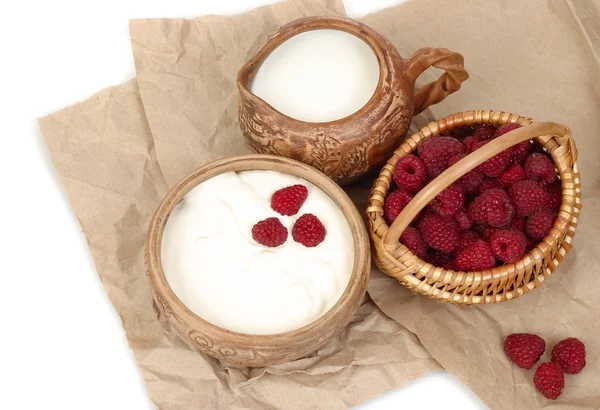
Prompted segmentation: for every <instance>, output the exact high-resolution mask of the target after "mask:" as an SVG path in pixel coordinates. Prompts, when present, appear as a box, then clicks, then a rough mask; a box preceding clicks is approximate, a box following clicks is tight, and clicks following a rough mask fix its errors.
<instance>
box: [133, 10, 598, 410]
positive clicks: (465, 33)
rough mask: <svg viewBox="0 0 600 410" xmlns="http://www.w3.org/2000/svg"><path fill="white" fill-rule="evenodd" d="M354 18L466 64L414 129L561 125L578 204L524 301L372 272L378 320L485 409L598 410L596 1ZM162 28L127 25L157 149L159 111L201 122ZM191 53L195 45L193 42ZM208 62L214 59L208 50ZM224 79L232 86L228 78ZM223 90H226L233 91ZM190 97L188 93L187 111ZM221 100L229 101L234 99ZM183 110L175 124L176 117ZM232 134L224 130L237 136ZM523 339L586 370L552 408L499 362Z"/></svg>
mask: <svg viewBox="0 0 600 410" xmlns="http://www.w3.org/2000/svg"><path fill="white" fill-rule="evenodd" d="M363 20H364V21H365V22H366V23H367V24H369V25H370V26H372V27H373V28H375V29H377V30H379V31H380V32H381V33H382V34H384V35H386V36H387V37H388V38H389V39H390V40H391V41H392V42H393V43H394V44H395V45H396V46H397V47H398V49H399V50H400V52H401V54H402V55H403V56H404V57H405V58H407V57H409V56H410V55H411V54H412V53H413V52H414V51H416V50H417V49H418V48H420V47H423V46H430V47H436V46H442V47H447V48H450V49H452V50H454V51H458V52H461V53H463V54H464V56H465V61H466V66H467V69H468V70H469V72H470V74H471V78H470V79H469V80H468V81H467V82H466V83H465V84H464V85H463V88H462V89H461V90H460V92H459V93H457V94H455V95H453V96H451V97H449V98H448V99H447V100H446V101H444V102H442V103H440V104H438V105H436V106H435V107H432V108H431V109H429V110H426V111H425V112H424V113H423V114H421V115H419V116H418V117H416V118H415V119H414V123H413V130H414V129H416V128H418V127H420V126H422V125H424V124H426V123H427V122H429V121H431V120H433V119H435V118H439V117H441V116H445V115H448V114H451V113H454V112H456V111H464V110H469V109H484V108H491V109H499V110H505V111H510V112H514V113H518V114H522V115H527V116H531V117H533V118H534V119H537V120H549V121H555V122H560V123H564V124H567V125H569V126H570V127H571V128H572V130H573V134H574V136H575V138H576V140H577V143H578V146H579V149H580V158H579V165H580V169H581V174H582V181H583V205H584V209H583V214H582V219H581V224H580V226H579V228H578V233H577V236H576V240H575V250H574V251H572V253H571V254H570V255H569V256H568V257H567V258H566V260H565V262H564V263H563V265H562V266H561V267H560V269H559V270H558V272H557V273H556V274H555V275H553V276H552V277H551V278H550V280H549V281H548V282H547V283H546V284H544V286H543V287H542V288H541V289H539V290H536V291H535V292H533V293H532V294H531V295H527V296H526V297H524V298H521V299H519V300H517V301H512V302H509V303H504V304H502V305H497V306H486V307H473V308H458V307H455V306H451V305H440V304H437V303H436V302H434V301H431V300H428V299H426V298H424V297H421V296H416V295H413V294H411V293H410V292H408V291H407V290H406V289H404V288H403V287H402V286H400V285H398V284H397V283H396V282H395V281H394V280H392V279H389V278H387V277H385V276H384V275H382V274H377V273H376V274H374V278H373V280H372V281H371V285H370V288H369V292H370V294H371V295H372V297H373V299H374V300H375V302H376V303H377V304H378V305H379V306H380V307H381V308H382V309H383V310H384V312H386V313H387V314H388V315H390V316H391V317H393V318H394V319H395V320H397V321H398V322H399V323H401V324H403V325H405V326H407V327H408V328H409V329H410V330H412V331H413V332H415V333H416V334H417V335H418V336H419V338H420V339H421V341H422V342H423V343H424V344H425V346H426V347H427V348H428V350H429V351H430V352H431V353H432V354H433V355H434V357H436V358H437V359H438V360H439V361H440V362H441V363H442V364H443V365H444V367H446V368H447V369H448V370H450V371H452V372H453V373H454V374H455V375H456V376H457V377H458V378H459V379H460V380H462V381H463V382H464V383H465V384H466V385H468V386H469V387H470V388H471V389H472V390H473V391H474V392H475V393H477V394H478V395H479V396H480V397H481V398H482V399H483V400H484V402H485V403H486V404H487V405H488V406H490V407H491V408H493V409H507V408H510V409H532V408H578V409H580V408H581V409H584V408H590V409H598V408H600V396H599V394H600V393H599V392H600V388H599V387H597V384H598V382H599V381H600V367H599V364H598V360H597V359H598V353H597V352H598V351H599V350H600V330H598V326H597V323H598V320H599V319H600V317H599V313H598V312H599V310H600V309H599V308H598V306H599V302H600V300H599V298H600V296H598V294H599V292H598V287H599V285H597V281H595V280H594V275H595V269H594V268H595V267H596V266H598V264H599V262H600V257H599V256H598V255H599V254H600V252H599V251H600V249H599V245H598V239H600V234H599V232H600V229H599V224H598V221H597V217H598V216H600V203H599V202H598V201H599V200H598V197H599V195H600V182H599V171H600V169H599V166H598V160H597V158H598V154H599V153H600V144H598V139H597V135H599V131H600V126H599V124H598V114H599V108H598V105H599V101H600V98H599V97H600V95H599V94H600V93H599V87H600V86H599V85H598V84H599V80H600V70H599V69H598V68H599V63H600V58H599V52H600V40H599V38H598V37H599V35H600V26H599V24H600V23H599V22H600V3H599V2H598V1H592V0H579V1H576V0H547V1H546V0H530V1H527V2H523V1H519V0H503V1H493V2H489V1H482V0H467V1H458V0H452V1H442V0H412V1H408V2H406V3H405V4H401V5H400V6H397V7H394V8H390V9H387V10H383V11H380V12H377V13H374V14H372V15H369V16H367V17H365V18H364V19H363ZM170 24H171V23H169V22H167V21H165V20H161V22H160V24H158V23H157V22H154V23H152V22H138V23H136V24H132V38H133V41H134V55H135V59H136V66H137V69H138V76H139V78H140V84H141V90H142V98H143V101H144V104H145V106H146V112H147V115H148V118H149V120H150V125H151V127H152V130H153V134H154V136H155V138H156V139H157V141H160V140H161V139H163V138H165V139H166V140H168V139H169V138H172V134H173V132H172V131H171V130H169V129H166V127H164V128H160V127H161V126H160V125H159V126H157V127H154V126H153V124H154V120H155V121H156V122H157V123H160V122H162V121H161V117H160V116H161V115H164V113H165V112H169V113H170V120H171V121H173V122H174V123H176V124H177V127H181V124H184V125H187V123H186V121H189V122H192V121H196V123H197V124H198V123H199V121H200V120H205V119H207V117H206V116H205V115H204V114H203V113H198V112H197V111H194V110H193V109H192V110H189V109H188V110H186V108H188V107H189V105H187V104H186V103H184V105H182V104H181V103H177V104H173V102H172V101H168V99H167V98H168V93H169V92H170V91H169V89H170V88H169V87H172V86H173V84H172V83H169V82H170V81H173V82H174V84H177V85H178V87H180V88H181V89H186V90H188V91H189V88H185V87H186V86H185V82H182V81H180V80H178V79H177V74H180V70H183V72H184V73H185V74H184V77H189V76H190V75H191V74H193V70H192V71H189V70H186V69H185V67H182V66H181V64H179V63H178V62H177V63H176V62H175V61H174V60H173V58H171V59H170V60H169V58H168V57H167V58H163V57H161V55H160V52H165V51H166V50H167V49H169V48H170V47H174V46H176V45H177V44H179V43H180V42H181V41H182V40H186V39H187V38H188V37H187V36H184V35H181V36H180V35H178V34H176V35H175V37H174V38H170V39H169V40H168V41H165V40H164V39H162V37H163V35H162V34H161V33H160V32H159V30H158V29H159V28H160V29H162V27H163V26H162V25H170ZM161 39H162V40H161ZM186 41H187V40H186ZM201 44H205V43H201ZM247 44H251V47H250V48H249V52H248V53H246V54H245V56H249V55H250V54H251V52H252V51H253V48H254V47H255V46H256V45H257V44H256V43H252V42H249V43H247ZM192 45H198V43H197V42H196V43H194V42H192ZM157 51H158V52H157ZM213 51H214V50H213ZM188 54H191V55H194V56H195V57H191V58H192V59H194V58H196V61H201V58H202V55H201V54H199V53H197V52H195V51H194V50H191V49H190V51H189V53H188ZM240 54H241V55H244V53H240ZM178 55H179V54H178ZM209 55H210V56H211V57H215V56H221V54H219V52H218V51H216V52H214V53H212V54H209ZM188 57H190V56H188ZM228 61H229V62H233V61H234V60H233V59H232V60H228ZM230 69H231V72H230V75H231V77H230V81H231V82H232V81H233V80H234V78H235V70H236V68H235V67H231V68H230ZM437 75H439V73H438V72H436V70H430V71H428V72H426V73H425V74H424V75H423V76H422V78H420V83H421V84H423V83H425V82H428V81H431V80H433V79H434V78H435V77H437ZM163 83H168V84H169V86H164V85H162V84H163ZM195 85H196V87H197V86H198V84H195ZM204 87H209V86H208V85H205V86H204ZM200 89H202V88H200ZM206 89H210V88H206ZM228 90H229V91H231V90H233V85H232V86H230V88H228ZM194 93H195V91H194ZM201 95H202V94H201V93H196V96H195V97H196V101H198V100H197V99H198V98H199V97H201ZM229 97H230V98H234V94H229ZM234 104H235V102H230V105H229V106H228V107H229V108H232V109H234V108H235V107H234ZM182 107H183V108H184V111H185V114H184V115H181V114H178V111H177V110H178V109H180V108H182ZM213 124H214V122H211V123H210V124H209V126H208V127H206V126H205V125H206V124H204V125H201V126H189V127H187V128H184V129H183V130H184V131H185V133H184V134H185V136H183V137H180V138H181V139H182V140H183V142H184V143H188V141H189V140H193V138H194V136H197V135H202V134H203V133H204V134H206V133H209V135H215V134H212V129H211V128H210V126H212V125H213ZM235 125H236V124H233V125H232V128H231V129H230V130H231V131H232V132H234V133H237V132H238V131H237V129H235V128H236V127H235ZM178 130H181V128H178ZM196 138H197V137H196ZM195 144H200V143H199V142H197V141H196V142H195ZM199 146H200V145H196V147H199ZM167 149H170V150H174V149H175V148H168V147H167ZM185 155H186V153H182V157H183V158H184V160H183V161H182V164H169V163H164V162H163V161H162V160H161V156H160V155H159V163H160V164H161V167H162V168H163V169H165V170H167V171H165V172H166V174H167V179H169V178H173V179H177V178H179V177H181V175H183V174H185V173H186V172H188V171H189V170H190V169H191V168H192V167H193V166H192V163H193V155H190V156H188V159H187V162H186V161H185ZM361 190H362V195H361V194H359V193H360V192H361ZM350 191H351V194H352V195H353V197H354V198H356V199H357V200H359V201H362V202H363V203H364V200H365V197H364V196H365V195H366V194H365V191H364V187H352V188H351V189H350ZM357 202H358V201H357ZM524 331H529V332H538V333H540V334H541V335H542V336H544V337H545V338H546V340H547V342H548V346H549V347H548V350H550V349H551V347H552V346H553V344H554V343H555V342H557V341H558V340H560V339H562V338H564V337H568V336H577V337H580V338H581V339H583V340H584V341H585V342H586V344H587V346H588V351H589V353H588V357H589V360H588V363H589V364H588V366H587V367H586V369H585V370H584V373H582V374H581V375H579V376H568V377H567V380H566V383H567V387H566V389H565V393H564V394H563V396H562V397H561V399H560V400H559V401H557V402H550V401H548V400H545V399H543V397H542V396H540V395H539V394H538V393H537V392H536V391H535V389H534V388H533V386H532V381H531V378H532V375H533V371H523V370H520V369H518V368H516V367H515V366H513V365H511V364H510V363H509V362H508V361H507V359H506V357H505V356H504V353H503V352H502V348H501V346H502V340H503V338H504V337H505V336H506V335H507V334H509V333H511V332H524ZM546 359H547V357H546Z"/></svg>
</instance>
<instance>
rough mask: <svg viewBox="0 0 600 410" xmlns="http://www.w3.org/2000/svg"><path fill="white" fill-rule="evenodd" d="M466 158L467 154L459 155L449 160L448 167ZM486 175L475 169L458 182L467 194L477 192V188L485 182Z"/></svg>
mask: <svg viewBox="0 0 600 410" xmlns="http://www.w3.org/2000/svg"><path fill="white" fill-rule="evenodd" d="M464 157H466V154H457V155H455V156H453V157H452V158H450V159H449V160H448V167H451V166H452V165H454V164H456V163H457V162H458V161H460V160H461V159H463V158H464ZM483 178H484V175H483V172H482V171H481V170H480V169H479V168H475V169H472V170H470V171H469V172H467V173H466V174H465V175H463V176H462V177H460V178H459V179H458V180H457V181H456V182H457V183H458V184H460V185H461V186H462V187H463V188H464V190H465V192H466V193H470V192H475V191H476V190H477V187H479V185H480V184H481V182H482V181H483Z"/></svg>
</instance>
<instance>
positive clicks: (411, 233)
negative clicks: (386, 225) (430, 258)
mask: <svg viewBox="0 0 600 410" xmlns="http://www.w3.org/2000/svg"><path fill="white" fill-rule="evenodd" d="M400 242H402V243H403V244H404V245H406V247H407V248H408V249H410V251H411V252H412V253H414V254H415V255H417V256H418V257H419V258H421V259H423V258H424V257H425V255H426V254H427V248H428V246H427V244H426V243H425V241H424V240H423V238H421V234H420V233H419V231H418V230H417V228H413V227H412V226H409V227H407V228H406V229H405V230H404V232H402V236H400Z"/></svg>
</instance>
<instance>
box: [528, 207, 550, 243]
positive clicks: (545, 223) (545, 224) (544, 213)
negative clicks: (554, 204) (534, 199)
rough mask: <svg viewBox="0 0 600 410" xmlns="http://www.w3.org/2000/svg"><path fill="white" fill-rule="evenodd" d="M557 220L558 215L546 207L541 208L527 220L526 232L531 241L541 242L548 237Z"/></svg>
mask: <svg viewBox="0 0 600 410" xmlns="http://www.w3.org/2000/svg"><path fill="white" fill-rule="evenodd" d="M555 220H556V213H555V212H554V211H552V210H551V209H548V208H545V207H539V208H538V209H536V210H535V211H533V213H532V214H531V216H530V217H529V218H527V223H526V224H525V231H526V232H527V235H529V237H530V238H531V239H535V240H537V241H541V240H542V239H544V238H545V237H546V235H548V232H550V229H551V228H552V225H554V221H555Z"/></svg>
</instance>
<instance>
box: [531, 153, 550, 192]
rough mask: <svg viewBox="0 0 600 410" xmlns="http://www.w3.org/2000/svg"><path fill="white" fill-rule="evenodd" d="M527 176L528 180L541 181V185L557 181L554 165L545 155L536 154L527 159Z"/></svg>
mask: <svg viewBox="0 0 600 410" xmlns="http://www.w3.org/2000/svg"><path fill="white" fill-rule="evenodd" d="M525 174H527V179H530V180H532V181H539V182H540V183H541V184H543V185H546V184H551V183H553V182H554V180H555V179H556V171H554V164H553V163H552V161H551V160H550V159H549V158H548V157H547V156H546V155H544V154H539V153H536V152H534V153H533V154H531V155H529V156H528V157H527V158H526V159H525Z"/></svg>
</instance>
